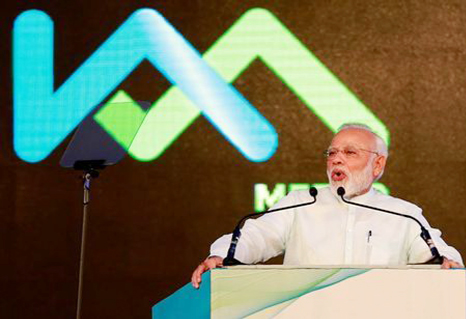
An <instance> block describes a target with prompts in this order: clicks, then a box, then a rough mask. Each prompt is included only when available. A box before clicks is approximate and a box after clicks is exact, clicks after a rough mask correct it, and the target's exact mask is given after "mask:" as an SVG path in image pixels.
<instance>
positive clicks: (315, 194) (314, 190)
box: [309, 187, 317, 198]
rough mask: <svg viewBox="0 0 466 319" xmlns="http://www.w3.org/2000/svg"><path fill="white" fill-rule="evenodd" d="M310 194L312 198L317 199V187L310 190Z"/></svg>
mask: <svg viewBox="0 0 466 319" xmlns="http://www.w3.org/2000/svg"><path fill="white" fill-rule="evenodd" d="M309 194H311V196H312V197H314V198H315V197H316V196H317V188H315V187H311V188H309Z"/></svg>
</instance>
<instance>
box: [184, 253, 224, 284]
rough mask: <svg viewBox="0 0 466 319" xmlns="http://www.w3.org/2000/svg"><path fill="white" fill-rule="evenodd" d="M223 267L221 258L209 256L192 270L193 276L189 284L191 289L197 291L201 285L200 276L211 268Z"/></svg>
mask: <svg viewBox="0 0 466 319" xmlns="http://www.w3.org/2000/svg"><path fill="white" fill-rule="evenodd" d="M222 266H223V258H222V257H218V256H211V257H209V258H207V259H206V260H204V261H203V262H202V263H201V264H200V265H199V266H197V268H196V269H195V270H194V272H193V275H192V276H191V283H192V284H193V287H194V288H196V289H198V288H199V284H200V283H201V281H202V279H201V276H202V274H203V273H205V272H206V271H208V270H211V269H212V268H217V267H222Z"/></svg>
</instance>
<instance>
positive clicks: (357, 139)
mask: <svg viewBox="0 0 466 319" xmlns="http://www.w3.org/2000/svg"><path fill="white" fill-rule="evenodd" d="M329 150H331V151H332V155H331V156H329V157H328V159H327V176H328V178H329V182H330V185H331V187H332V190H333V191H334V192H336V189H337V188H338V187H340V186H343V187H344V188H345V190H346V196H347V197H349V198H351V197H354V196H357V195H362V194H364V193H366V192H367V191H369V189H370V187H371V185H372V183H373V182H374V180H375V178H376V177H377V176H378V174H380V172H381V170H382V169H383V166H384V165H385V158H384V157H382V156H379V155H376V154H374V153H373V152H376V141H375V137H374V136H373V135H372V133H370V132H368V131H366V130H362V129H345V130H343V131H341V132H339V133H338V134H337V135H335V137H334V138H333V140H332V143H331V145H330V147H329Z"/></svg>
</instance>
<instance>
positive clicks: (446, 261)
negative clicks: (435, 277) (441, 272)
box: [442, 257, 463, 269]
mask: <svg viewBox="0 0 466 319" xmlns="http://www.w3.org/2000/svg"><path fill="white" fill-rule="evenodd" d="M450 268H463V266H461V265H460V264H459V263H457V262H456V261H453V260H451V259H448V258H446V257H443V263H442V269H450Z"/></svg>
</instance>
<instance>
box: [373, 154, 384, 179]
mask: <svg viewBox="0 0 466 319" xmlns="http://www.w3.org/2000/svg"><path fill="white" fill-rule="evenodd" d="M386 162H387V158H386V157H385V156H382V155H378V156H377V157H376V158H375V160H374V165H373V167H374V169H373V171H372V174H373V175H374V177H377V176H379V175H380V173H382V172H383V170H384V168H385V163H386Z"/></svg>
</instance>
